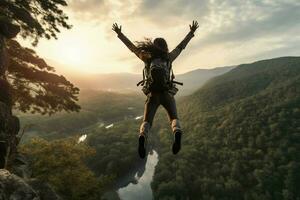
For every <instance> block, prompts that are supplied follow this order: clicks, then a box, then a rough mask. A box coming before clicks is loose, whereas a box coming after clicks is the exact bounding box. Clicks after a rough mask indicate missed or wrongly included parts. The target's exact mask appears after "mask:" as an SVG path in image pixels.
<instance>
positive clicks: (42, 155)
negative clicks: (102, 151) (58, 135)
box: [21, 137, 112, 200]
mask: <svg viewBox="0 0 300 200" xmlns="http://www.w3.org/2000/svg"><path fill="white" fill-rule="evenodd" d="M77 141H78V138H77V137H74V138H67V139H61V140H54V141H51V142H48V141H46V140H43V139H39V138H36V139H33V140H31V141H30V142H29V143H27V144H26V145H24V146H22V148H21V151H22V152H23V153H24V154H25V155H27V156H29V157H30V158H31V168H32V171H33V177H35V178H38V179H39V180H41V181H45V182H47V183H50V184H51V185H52V186H53V187H54V189H55V191H56V192H58V193H59V194H60V195H62V197H64V199H72V200H80V199H86V200H95V199H100V197H101V195H103V193H104V189H105V187H107V185H110V184H111V181H112V177H110V176H99V177H96V175H95V174H94V173H93V172H92V171H91V170H90V169H89V168H88V167H87V166H86V164H85V160H86V159H87V158H89V157H91V156H93V155H94V154H95V153H96V152H95V149H93V148H91V147H90V146H88V145H86V144H85V143H79V144H78V142H77Z"/></svg>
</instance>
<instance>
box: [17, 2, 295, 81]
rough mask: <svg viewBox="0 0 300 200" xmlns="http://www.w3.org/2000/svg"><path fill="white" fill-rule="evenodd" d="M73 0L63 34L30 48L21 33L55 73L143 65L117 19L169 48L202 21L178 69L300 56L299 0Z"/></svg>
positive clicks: (135, 34) (131, 34)
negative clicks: (119, 34) (126, 41)
mask: <svg viewBox="0 0 300 200" xmlns="http://www.w3.org/2000/svg"><path fill="white" fill-rule="evenodd" d="M68 2H69V6H68V7H66V8H64V11H65V12H66V13H67V14H68V16H69V19H70V20H69V23H70V24H72V25H73V28H72V29H70V30H62V31H61V33H60V34H59V35H58V40H46V39H41V40H40V42H39V44H38V46H37V47H34V48H33V47H32V46H31V45H30V41H29V40H26V41H24V40H23V39H21V38H18V41H20V42H21V43H22V44H23V45H25V46H27V47H30V48H33V49H34V50H35V51H36V52H37V54H38V55H39V56H40V57H42V58H44V59H45V60H46V61H48V63H49V64H50V65H51V66H53V67H55V69H56V71H57V72H59V73H66V75H70V74H74V73H77V74H81V73H84V74H99V73H100V74H110V73H124V72H126V73H140V72H141V70H142V68H143V66H144V65H143V63H142V62H141V61H139V60H138V59H137V58H136V56H135V55H134V54H133V53H131V52H130V51H129V50H128V49H127V48H126V47H125V45H124V44H122V43H121V42H120V41H119V39H118V38H117V36H116V34H115V33H114V32H113V31H112V30H111V26H112V24H113V23H114V22H117V23H119V25H122V32H123V33H124V34H125V35H126V36H128V38H129V39H131V41H132V42H134V41H136V40H142V39H143V37H144V36H146V37H150V38H155V37H161V36H162V37H165V38H166V40H167V42H168V45H169V49H170V50H171V49H172V48H174V47H175V46H176V45H177V44H178V43H179V42H180V41H181V40H182V39H183V38H184V36H185V35H186V34H187V33H188V31H189V24H191V22H192V20H198V22H199V25H200V27H199V29H198V30H197V31H196V33H195V37H194V38H193V39H192V40H191V42H190V43H189V44H188V46H187V47H186V49H185V50H184V51H183V52H182V53H181V55H180V56H179V58H178V59H176V61H175V63H174V65H173V66H174V71H175V73H176V74H182V73H186V72H188V71H192V70H195V69H198V68H203V67H204V66H205V67H204V68H207V69H211V68H215V67H220V66H235V65H238V64H241V63H249V62H253V61H257V60H262V59H267V58H274V57H282V56H297V55H300V49H299V48H297V44H299V42H300V36H298V34H296V33H298V32H299V31H300V12H297V10H299V8H300V2H297V1H295V0H294V1H293V0H289V1H273V2H271V1H262V2H254V1H248V2H246V3H245V2H244V3H242V2H239V3H232V2H230V1H228V0H225V1H217V0H216V1H215V0H211V1H203V2H198V1H195V0H189V1H188V2H183V1H176V2H172V4H171V3H170V2H168V1H153V2H150V1H149V0H144V1H141V0H126V1H120V0H105V1H102V0H93V1H87V0H82V1H76V0H69V1H68ZM120 8H122V9H120ZM150 8H151V12H149V9H150ZM158 16H160V18H159V19H158ZM161 18H163V19H164V20H161ZM136 27H139V28H138V29H137V28H136ZM174 32H176V34H174ZM290 35H294V37H290ZM199 66H201V67H199Z"/></svg>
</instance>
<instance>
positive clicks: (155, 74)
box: [137, 58, 183, 95]
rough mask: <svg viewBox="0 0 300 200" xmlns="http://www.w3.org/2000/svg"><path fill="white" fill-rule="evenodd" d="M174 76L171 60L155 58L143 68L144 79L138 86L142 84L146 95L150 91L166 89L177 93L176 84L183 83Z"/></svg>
mask: <svg viewBox="0 0 300 200" xmlns="http://www.w3.org/2000/svg"><path fill="white" fill-rule="evenodd" d="M174 78H175V76H174V73H173V70H172V64H171V62H170V61H169V60H165V59H162V58H155V59H152V60H151V61H150V62H148V63H146V65H145V68H144V70H143V80H142V81H140V82H139V83H138V84H137V86H139V85H142V86H143V89H142V91H143V92H144V93H145V94H146V95H147V94H148V93H150V92H164V91H169V92H171V93H172V94H173V95H175V94H176V93H177V91H178V89H177V88H176V86H175V84H180V85H183V84H182V83H179V82H177V81H174Z"/></svg>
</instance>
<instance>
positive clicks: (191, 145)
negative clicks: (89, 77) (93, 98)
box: [152, 57, 300, 200]
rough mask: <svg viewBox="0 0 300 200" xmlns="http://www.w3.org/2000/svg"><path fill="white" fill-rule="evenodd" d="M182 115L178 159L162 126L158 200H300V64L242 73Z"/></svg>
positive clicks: (206, 90) (258, 65) (277, 62)
mask: <svg viewBox="0 0 300 200" xmlns="http://www.w3.org/2000/svg"><path fill="white" fill-rule="evenodd" d="M178 107H179V115H180V117H181V119H182V125H183V127H184V134H183V138H184V139H183V147H182V151H181V152H180V153H179V155H176V156H174V155H172V154H171V152H170V145H171V144H172V137H171V134H168V124H167V123H160V122H161V121H162V122H164V121H166V120H164V119H157V123H159V126H161V129H160V132H159V137H160V141H161V148H160V149H159V156H160V160H159V163H158V165H157V166H156V171H155V175H154V180H153V182H152V188H153V190H154V194H155V199H257V200H258V199H299V198H300V191H299V188H300V173H299V172H300V160H299V158H300V135H299V133H300V57H282V58H275V59H270V60H263V61H258V62H254V63H251V64H242V65H239V66H237V67H236V68H234V69H233V70H231V71H229V72H227V73H225V74H223V75H221V76H218V77H215V78H213V79H211V80H210V81H208V82H207V83H206V84H205V85H204V86H203V87H202V88H200V89H199V90H198V91H196V92H195V93H194V94H193V95H191V96H188V97H185V98H183V99H181V101H178ZM160 117H161V116H160ZM166 135H168V136H169V137H167V136H166ZM297 188H298V189H297Z"/></svg>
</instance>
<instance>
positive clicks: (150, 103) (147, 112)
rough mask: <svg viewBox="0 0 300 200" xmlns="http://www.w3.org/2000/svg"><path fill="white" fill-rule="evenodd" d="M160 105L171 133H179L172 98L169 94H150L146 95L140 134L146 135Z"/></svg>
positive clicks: (179, 128) (174, 103) (179, 129)
mask: <svg viewBox="0 0 300 200" xmlns="http://www.w3.org/2000/svg"><path fill="white" fill-rule="evenodd" d="M160 105H162V106H163V107H164V108H165V109H166V111H167V112H168V116H169V120H170V123H171V128H172V131H173V132H176V131H181V127H180V124H179V120H178V116H177V109H176V102H175V99H174V96H173V95H171V94H170V93H169V92H167V91H166V92H156V93H154V92H151V93H149V94H148V95H147V100H146V103H145V109H144V119H143V123H142V125H141V128H140V134H142V135H147V134H148V132H149V130H150V128H151V126H152V123H153V119H154V116H155V113H156V111H157V108H158V107H159V106H160Z"/></svg>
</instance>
